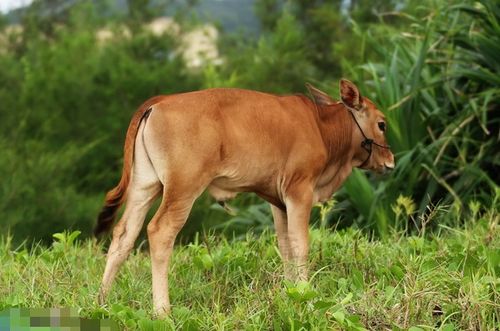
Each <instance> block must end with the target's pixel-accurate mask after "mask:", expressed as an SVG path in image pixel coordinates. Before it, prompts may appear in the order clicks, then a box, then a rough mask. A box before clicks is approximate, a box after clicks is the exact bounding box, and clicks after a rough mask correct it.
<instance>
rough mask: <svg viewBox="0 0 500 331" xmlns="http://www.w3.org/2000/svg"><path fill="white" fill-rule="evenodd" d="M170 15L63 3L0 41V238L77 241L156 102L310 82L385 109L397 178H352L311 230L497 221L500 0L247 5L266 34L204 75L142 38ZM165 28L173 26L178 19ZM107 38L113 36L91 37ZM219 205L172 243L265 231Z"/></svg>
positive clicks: (233, 50)
mask: <svg viewBox="0 0 500 331" xmlns="http://www.w3.org/2000/svg"><path fill="white" fill-rule="evenodd" d="M195 2H196V1H192V0H186V1H181V2H180V3H179V2H178V1H176V3H177V5H178V6H179V8H181V9H183V8H189V7H190V6H192V5H193V4H194V3H195ZM167 3H168V4H171V3H172V2H171V1H169V2H162V3H161V4H160V3H157V2H154V1H135V0H134V1H132V0H130V1H128V2H127V4H128V6H127V8H128V9H129V10H128V11H127V12H126V13H118V14H113V15H108V14H109V10H110V7H111V5H109V4H106V3H102V4H93V3H92V2H81V3H78V4H77V5H75V6H68V7H65V9H64V10H60V11H57V10H55V9H54V8H56V7H57V6H58V5H60V4H61V1H59V0H57V1H45V0H39V1H35V2H34V4H33V6H31V8H30V9H29V10H28V11H27V12H25V13H24V14H23V15H22V19H21V23H22V26H23V28H24V30H23V32H22V33H20V34H18V35H12V36H10V37H9V38H3V35H2V36H0V50H1V51H0V80H1V81H2V82H4V84H2V85H1V86H0V100H1V102H0V117H1V121H0V149H1V150H2V153H1V154H0V172H2V173H3V174H7V175H6V176H5V179H4V180H3V181H2V182H0V201H1V202H0V218H1V219H2V222H1V223H0V230H1V231H3V232H7V231H11V232H12V233H13V234H14V235H15V236H14V238H15V240H16V241H18V242H21V241H22V240H24V239H28V240H30V239H33V238H35V239H43V240H45V242H46V243H48V242H50V240H51V234H52V233H53V232H54V231H63V230H65V229H79V230H81V231H82V236H83V237H85V236H87V235H89V230H90V228H91V226H92V223H93V222H94V218H95V216H96V215H97V213H98V210H99V207H100V204H101V202H102V199H103V196H104V193H105V191H106V190H109V189H110V188H111V187H113V186H114V185H115V184H116V182H117V180H118V178H119V176H120V171H121V159H122V144H123V139H124V134H125V132H126V128H127V125H128V123H129V120H130V117H131V114H132V113H133V111H134V109H135V108H137V106H138V105H139V104H141V103H142V102H143V101H144V100H146V99H147V98H149V97H151V96H153V95H156V94H169V93H175V92H180V91H187V90H196V89H200V88H204V87H216V86H230V87H242V88H253V89H257V90H262V91H269V92H273V93H283V94H290V93H296V92H300V91H304V90H305V88H304V83H305V82H306V81H310V82H315V83H317V84H318V85H319V86H320V87H322V88H323V89H324V90H326V91H329V92H331V94H332V96H334V95H336V93H337V91H336V89H337V81H338V78H339V77H341V76H345V77H347V78H350V79H351V80H353V81H355V82H356V83H357V84H358V85H360V86H361V89H362V92H363V94H364V95H366V96H368V97H370V98H371V99H372V100H374V101H375V102H376V103H377V105H379V106H380V108H381V109H382V110H384V111H385V113H386V116H387V120H388V127H389V130H388V139H389V143H390V144H391V146H392V148H393V150H394V151H395V152H396V164H397V167H396V170H395V172H394V173H393V174H391V175H390V176H386V177H384V178H380V177H375V176H372V175H369V174H367V173H364V172H362V171H357V170H356V171H354V173H353V174H352V175H351V177H350V178H349V180H348V181H347V183H346V184H345V188H344V189H343V190H342V191H341V192H339V193H338V195H336V197H335V199H336V201H337V203H335V205H330V206H323V207H321V208H319V209H315V210H314V211H313V223H315V222H316V221H317V220H319V222H318V223H319V224H320V226H321V227H327V226H331V225H333V223H337V220H338V219H339V217H338V216H339V214H340V213H341V214H342V217H341V218H340V221H338V223H339V224H335V225H336V226H337V227H339V228H342V227H345V226H349V225H352V224H355V225H356V226H358V227H359V228H362V229H365V230H367V231H369V232H375V233H377V234H378V235H379V236H381V237H387V236H389V235H390V233H391V228H394V229H396V230H401V231H404V232H405V233H409V234H410V235H411V234H416V233H417V234H420V233H423V232H425V231H426V230H427V233H429V231H432V230H439V227H438V226H437V225H438V223H442V224H446V225H449V226H462V225H463V223H464V218H463V217H461V216H462V215H463V214H464V213H465V214H470V215H473V216H475V215H478V214H479V213H481V212H482V211H484V210H485V209H488V208H494V209H497V210H498V206H499V202H498V193H495V192H497V190H498V183H499V182H500V177H499V174H498V172H497V171H496V169H497V168H498V167H499V166H500V164H499V163H500V155H499V153H500V152H499V149H498V148H497V146H498V142H499V141H498V140H499V138H498V131H499V117H498V116H496V113H495V110H496V109H498V106H499V104H500V93H499V92H500V90H499V88H498V86H499V83H500V82H499V80H498V79H499V78H498V71H499V69H500V62H499V57H498V54H500V48H499V47H500V46H499V45H500V39H499V38H500V30H499V26H500V24H499V22H500V10H499V8H498V4H497V2H495V1H492V0H482V1H480V2H472V1H467V2H465V3H451V4H449V3H445V2H442V1H425V2H424V5H422V3H421V2H420V1H419V2H416V1H408V2H405V3H404V4H401V3H399V2H384V1H377V2H375V3H374V2H372V1H351V2H350V5H349V4H347V3H344V4H341V3H340V2H339V3H337V4H334V3H330V2H325V1H316V0H315V1H304V0H292V1H286V2H285V1H281V0H275V1H273V0H258V1H256V3H255V6H256V9H257V14H258V16H259V17H260V18H261V21H262V25H263V31H262V33H261V34H260V35H259V36H257V37H255V36H253V35H252V37H245V36H243V35H241V34H230V33H225V34H224V33H223V34H221V38H220V45H219V46H220V51H221V56H222V58H223V61H222V64H221V65H217V66H215V65H209V66H206V67H205V68H203V69H202V70H200V71H196V70H188V69H187V68H185V67H184V63H183V60H182V58H181V56H179V52H178V51H177V47H178V46H179V40H178V39H179V38H173V37H169V36H168V35H167V34H166V35H164V36H162V37H155V36H152V35H150V34H148V33H147V32H146V31H145V30H144V29H143V28H142V25H143V24H144V23H146V22H147V20H149V19H151V18H153V17H155V15H156V14H157V13H159V12H161V11H162V10H163V5H164V4H167ZM183 10H184V9H183ZM40 12H43V13H48V14H46V15H45V14H44V15H40ZM177 18H178V19H180V20H181V19H184V20H181V21H180V22H179V23H180V24H181V27H182V29H185V27H186V26H187V24H186V16H185V15H184V16H183V15H178V17H177ZM189 23H190V24H191V25H194V24H195V23H194V22H193V21H189ZM103 28H106V29H109V31H111V32H112V33H113V35H114V37H113V38H112V39H109V40H107V41H105V42H103V41H99V40H98V38H97V37H96V34H97V32H98V31H99V30H100V29H103ZM128 29H130V30H131V31H129V30H128ZM400 197H403V198H400ZM405 199H407V200H405ZM409 201H411V202H412V203H409ZM230 204H231V206H232V208H233V209H234V210H235V211H237V214H236V215H227V214H225V213H223V211H222V210H221V208H218V207H216V206H215V207H214V202H213V200H212V199H211V198H210V197H209V196H208V195H203V196H202V197H201V198H200V199H199V201H198V202H197V204H195V207H194V208H193V210H192V213H191V217H190V220H189V221H188V224H187V226H186V228H185V229H184V231H183V233H182V237H183V240H185V239H187V240H192V239H193V238H194V237H195V234H196V233H197V232H199V231H200V230H201V229H202V227H203V226H205V227H206V228H211V229H215V230H216V231H221V232H224V233H226V234H229V235H233V234H234V236H235V237H236V238H243V237H244V235H242V233H245V232H246V231H247V230H248V228H253V231H255V232H256V233H260V232H262V231H265V229H267V228H269V227H271V226H272V225H271V224H272V222H271V217H270V212H269V208H268V206H267V204H264V203H262V201H261V200H257V199H256V198H255V197H253V196H251V197H250V198H238V199H236V200H235V201H234V202H231V203H230ZM410 207H411V208H410ZM33 229H36V231H34V230H33Z"/></svg>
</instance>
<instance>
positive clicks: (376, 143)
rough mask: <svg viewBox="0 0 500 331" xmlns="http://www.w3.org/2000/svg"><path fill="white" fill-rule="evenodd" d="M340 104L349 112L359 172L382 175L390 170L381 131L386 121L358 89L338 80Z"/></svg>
mask: <svg viewBox="0 0 500 331" xmlns="http://www.w3.org/2000/svg"><path fill="white" fill-rule="evenodd" d="M340 97H341V100H342V104H343V105H344V107H345V108H346V110H347V111H349V112H350V113H351V116H352V118H353V122H354V130H357V131H358V132H357V133H355V134H354V137H355V138H354V148H355V153H354V159H355V161H356V165H357V166H359V167H360V168H363V169H370V170H374V171H377V172H384V171H386V170H392V169H393V168H394V155H393V154H392V152H391V150H390V148H389V146H388V145H387V140H386V138H385V132H386V130H387V122H386V120H385V116H384V114H383V113H382V112H381V111H380V110H378V109H377V107H376V106H375V104H374V103H373V102H372V101H371V100H370V99H368V98H365V97H362V96H361V93H360V92H359V89H358V87H357V86H356V85H354V84H353V83H352V82H350V81H348V80H346V79H341V80H340Z"/></svg>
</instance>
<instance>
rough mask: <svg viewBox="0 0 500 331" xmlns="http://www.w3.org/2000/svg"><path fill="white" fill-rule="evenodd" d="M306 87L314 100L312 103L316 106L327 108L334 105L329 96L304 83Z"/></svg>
mask: <svg viewBox="0 0 500 331" xmlns="http://www.w3.org/2000/svg"><path fill="white" fill-rule="evenodd" d="M306 87H307V89H308V90H309V93H311V95H312V97H313V99H314V102H315V103H316V104H317V105H320V106H329V105H333V104H334V103H335V101H333V100H332V98H330V96H329V95H328V94H326V93H325V92H323V91H321V90H319V89H317V88H315V87H314V86H312V85H311V84H309V83H306Z"/></svg>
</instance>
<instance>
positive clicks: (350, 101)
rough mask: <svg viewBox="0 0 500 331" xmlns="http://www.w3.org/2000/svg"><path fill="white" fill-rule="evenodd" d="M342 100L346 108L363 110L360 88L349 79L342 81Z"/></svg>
mask: <svg viewBox="0 0 500 331" xmlns="http://www.w3.org/2000/svg"><path fill="white" fill-rule="evenodd" d="M340 98H341V99H342V102H343V103H344V104H345V105H346V106H348V107H350V108H354V109H357V110H360V109H361V93H359V89H358V87H357V86H356V85H354V84H353V83H352V82H350V81H348V80H347V79H341V80H340Z"/></svg>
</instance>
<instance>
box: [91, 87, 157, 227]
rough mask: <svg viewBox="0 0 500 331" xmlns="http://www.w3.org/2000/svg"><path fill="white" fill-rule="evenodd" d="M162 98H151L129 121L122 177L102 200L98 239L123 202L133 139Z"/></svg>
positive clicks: (130, 166)
mask: <svg viewBox="0 0 500 331" xmlns="http://www.w3.org/2000/svg"><path fill="white" fill-rule="evenodd" d="M161 98H163V96H157V97H153V98H151V99H149V100H147V101H146V102H144V103H143V104H142V105H141V106H140V107H139V109H138V110H137V111H136V112H135V114H134V115H133V117H132V120H131V121H130V125H129V127H128V130H127V135H126V137H125V145H124V147H123V154H124V156H123V170H122V177H121V178H120V181H119V182H118V185H117V186H116V187H114V188H113V189H112V190H110V191H109V192H108V193H107V194H106V198H105V199H104V206H103V208H102V210H101V212H100V213H99V216H98V217H97V224H96V226H95V227H94V235H95V236H96V237H100V236H101V235H102V234H105V233H108V232H109V231H110V230H111V228H112V227H113V223H114V220H115V218H116V214H117V212H118V209H119V208H120V206H121V205H122V204H123V202H124V201H125V197H126V194H127V188H128V185H129V182H130V174H131V172H132V163H133V161H134V147H135V137H136V136H137V131H138V130H139V125H140V124H141V121H142V120H143V119H144V118H146V117H147V116H148V115H149V113H150V111H151V106H152V105H154V104H155V103H157V102H158V101H159V100H160V99H161Z"/></svg>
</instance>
